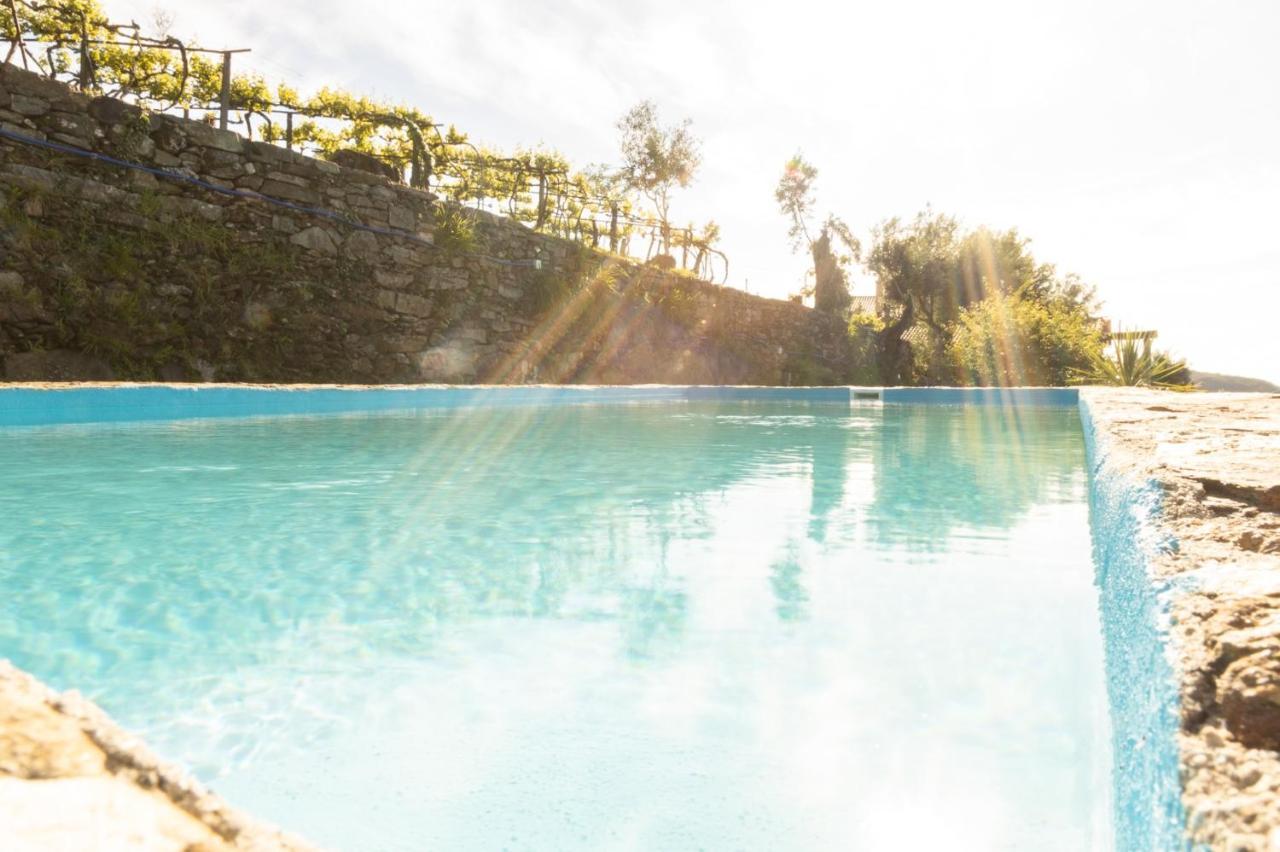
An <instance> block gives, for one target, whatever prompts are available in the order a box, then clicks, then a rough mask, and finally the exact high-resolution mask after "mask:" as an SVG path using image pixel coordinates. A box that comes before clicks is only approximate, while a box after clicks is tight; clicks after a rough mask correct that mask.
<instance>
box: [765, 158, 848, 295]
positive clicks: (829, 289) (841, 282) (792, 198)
mask: <svg viewBox="0 0 1280 852" xmlns="http://www.w3.org/2000/svg"><path fill="white" fill-rule="evenodd" d="M817 177H818V170H817V168H815V167H814V166H813V165H812V164H811V163H809V162H808V161H806V160H805V159H804V157H803V156H801V155H800V154H796V155H795V156H794V157H792V158H791V159H790V160H788V161H787V165H786V167H785V168H784V169H783V171H782V177H781V179H779V181H778V186H777V188H776V189H775V190H774V191H773V197H774V199H775V200H776V201H777V202H778V208H779V209H780V210H781V211H782V214H783V215H784V216H786V217H787V218H789V219H790V220H791V224H790V226H789V227H788V229H787V236H788V237H790V239H791V248H792V250H793V251H799V250H800V249H801V248H807V249H808V251H809V253H810V255H811V256H812V257H813V306H814V308H816V309H817V310H819V311H824V312H827V313H833V314H843V313H845V312H846V311H847V310H848V308H849V304H850V300H851V297H850V295H849V277H848V272H847V267H848V265H849V263H850V262H852V261H856V260H858V259H859V257H860V255H861V252H862V246H861V244H860V243H859V242H858V239H857V237H855V236H854V235H853V232H852V231H851V230H850V229H849V226H848V225H846V224H845V223H844V222H843V221H841V220H840V219H839V218H837V217H836V216H835V215H828V216H827V218H826V219H825V220H823V222H822V225H821V226H820V227H819V228H818V236H817V238H816V239H815V238H814V237H813V235H812V232H811V231H810V229H809V222H810V220H811V219H812V218H813V215H814V207H815V203H816V202H815V199H814V181H815V180H816V179H817ZM836 244H840V245H843V247H844V248H845V250H846V251H847V254H837V253H836V252H835V251H834V250H833V245H836Z"/></svg>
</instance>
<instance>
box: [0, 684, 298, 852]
mask: <svg viewBox="0 0 1280 852" xmlns="http://www.w3.org/2000/svg"><path fill="white" fill-rule="evenodd" d="M0 846H2V847H3V848H4V849H6V850H15V851H16V850H31V852H35V850H41V852H46V850H68V852H69V850H88V849H93V850H125V849H129V850H156V852H161V850H165V852H168V850H174V852H177V850H184V852H219V851H220V850H254V852H270V851H271V850H278V851H279V852H285V851H286V850H303V849H307V848H309V847H307V846H306V845H305V844H304V843H303V842H302V841H300V840H297V839H295V838H291V837H288V836H286V835H284V834H281V833H280V832H279V831H277V830H276V829H274V828H271V827H270V826H267V825H265V824H263V823H259V822H256V821H254V820H252V819H249V818H248V817H246V816H244V815H242V814H240V813H238V812H236V811H235V810H233V809H231V808H230V807H228V806H227V805H226V804H225V803H224V802H222V801H221V800H220V799H218V797H217V796H215V795H213V794H212V793H210V792H209V791H207V790H205V789H204V788H203V787H201V786H200V784H199V783H198V782H196V781H195V780H193V779H191V778H190V777H188V776H187V775H186V774H185V773H183V772H182V771H181V770H179V769H176V768H175V767H172V766H167V765H165V764H163V763H161V762H160V761H159V760H157V759H156V758H155V757H154V756H153V755H151V754H150V753H149V752H148V751H147V750H146V748H145V747H144V746H143V745H142V744H141V743H140V742H139V741H138V740H137V739H136V738H135V737H132V736H131V735H129V734H127V733H126V732H124V731H123V730H121V729H120V728H119V727H117V726H116V725H115V724H114V723H112V722H111V720H110V719H108V718H107V717H106V715H105V714H103V713H102V711H101V710H99V709H98V708H97V707H96V706H94V705H93V704H91V703H90V702H88V701H85V700H84V699H83V698H81V697H79V696H78V695H76V694H75V693H66V694H58V693H55V692H53V691H52V690H50V689H48V688H47V687H45V686H44V685H42V684H41V683H39V682H38V681H37V680H36V679H35V678H33V677H31V676H30V675H28V674H26V673H25V672H22V671H20V670H18V669H16V668H14V667H13V666H12V665H10V664H9V663H8V662H7V661H4V660H0Z"/></svg>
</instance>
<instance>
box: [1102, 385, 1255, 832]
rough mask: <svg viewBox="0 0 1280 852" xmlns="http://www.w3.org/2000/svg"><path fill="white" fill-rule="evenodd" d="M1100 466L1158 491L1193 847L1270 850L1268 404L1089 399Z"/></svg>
mask: <svg viewBox="0 0 1280 852" xmlns="http://www.w3.org/2000/svg"><path fill="white" fill-rule="evenodd" d="M1084 393H1085V394H1087V398H1088V401H1089V406H1090V410H1091V412H1092V414H1093V417H1094V421H1095V424H1096V426H1097V428H1098V430H1099V433H1100V434H1105V435H1106V436H1108V437H1109V438H1110V439H1111V444H1110V446H1111V448H1112V449H1113V451H1114V457H1113V458H1112V462H1113V463H1115V464H1119V465H1122V466H1123V467H1125V468H1127V469H1128V470H1127V473H1129V474H1130V475H1132V476H1134V477H1136V478H1138V479H1139V480H1141V481H1153V482H1156V483H1158V484H1159V486H1160V487H1161V489H1162V491H1163V495H1164V499H1163V512H1162V517H1161V518H1160V520H1159V523H1160V524H1161V525H1162V526H1163V527H1164V530H1163V531H1164V532H1167V533H1168V534H1169V535H1171V536H1172V537H1173V538H1174V539H1175V540H1176V541H1177V547H1176V549H1174V550H1173V551H1172V552H1169V553H1167V554H1165V555H1163V556H1161V557H1160V558H1159V559H1158V561H1157V562H1156V564H1155V565H1153V566H1152V570H1153V572H1154V573H1155V574H1156V575H1157V576H1158V577H1160V578H1164V579H1174V580H1176V581H1177V582H1174V583H1173V584H1172V591H1171V592H1170V595H1171V601H1170V607H1171V612H1172V616H1173V624H1172V627H1171V645H1172V648H1171V650H1172V652H1173V654H1174V670H1175V672H1177V673H1178V676H1179V677H1180V678H1181V690H1182V732H1181V734H1180V747H1181V754H1182V767H1183V803H1184V805H1185V806H1186V810H1187V820H1188V832H1189V838H1190V840H1191V841H1192V843H1193V844H1198V845H1197V847H1196V848H1206V849H1215V850H1217V849H1222V850H1238V852H1250V850H1254V851H1255V852H1262V850H1277V849H1280V396H1277V395H1268V394H1176V393H1161V392H1156V391H1128V390H1100V389H1099V390H1094V389H1090V390H1087V391H1084Z"/></svg>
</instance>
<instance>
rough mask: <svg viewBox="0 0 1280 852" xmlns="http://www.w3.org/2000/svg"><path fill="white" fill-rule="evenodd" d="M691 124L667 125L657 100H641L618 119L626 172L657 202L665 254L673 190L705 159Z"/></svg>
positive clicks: (628, 178) (629, 180) (690, 178)
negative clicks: (663, 122)
mask: <svg viewBox="0 0 1280 852" xmlns="http://www.w3.org/2000/svg"><path fill="white" fill-rule="evenodd" d="M691 125H692V121H690V120H689V119H687V118H686V119H685V120H684V121H682V122H679V123H677V124H672V125H667V126H664V125H663V124H662V122H661V120H660V118H659V116H658V107H657V106H656V105H655V104H654V103H653V101H641V102H640V103H638V104H636V105H635V106H634V107H632V108H631V110H630V111H629V112H628V113H627V114H626V115H624V116H623V117H622V118H621V119H619V120H618V131H619V132H620V134H621V139H620V147H621V150H622V162H623V166H622V170H623V171H622V173H623V175H624V176H625V179H626V182H627V185H628V186H630V187H631V188H632V189H635V190H637V191H639V192H640V193H641V194H643V195H644V196H645V197H646V198H648V199H649V200H650V201H651V202H652V203H653V206H654V209H655V210H656V211H657V214H658V223H659V226H660V227H661V236H662V251H663V253H664V254H665V253H666V252H667V251H669V250H670V247H671V219H670V211H671V193H672V192H673V191H674V190H675V189H676V187H686V186H688V185H689V184H690V182H692V181H693V176H694V173H695V172H696V171H697V170H698V166H699V165H700V164H701V162H702V154H701V152H700V150H699V149H700V147H701V143H700V141H699V140H698V139H697V137H695V136H694V135H693V133H692V132H691V131H690V130H689V127H690V126H691Z"/></svg>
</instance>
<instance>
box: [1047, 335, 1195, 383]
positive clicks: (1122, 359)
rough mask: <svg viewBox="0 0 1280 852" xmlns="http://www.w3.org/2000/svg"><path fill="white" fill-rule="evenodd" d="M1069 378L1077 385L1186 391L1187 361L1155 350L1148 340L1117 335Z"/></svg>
mask: <svg viewBox="0 0 1280 852" xmlns="http://www.w3.org/2000/svg"><path fill="white" fill-rule="evenodd" d="M1072 381H1073V383H1074V384H1079V385H1116V386H1123V387H1146V388H1163V389H1166V390H1190V389H1191V387H1192V385H1191V383H1190V382H1189V381H1188V375H1187V362H1186V361H1183V360H1181V359H1175V358H1171V357H1169V355H1168V354H1167V353H1164V352H1156V351H1154V350H1152V348H1151V341H1150V340H1149V339H1144V340H1141V341H1139V340H1138V339H1136V338H1133V337H1123V336H1120V335H1117V338H1116V339H1114V340H1113V341H1112V343H1111V346H1110V347H1109V348H1108V349H1104V350H1103V351H1102V352H1100V353H1098V354H1097V355H1094V356H1093V359H1092V362H1091V363H1090V365H1089V367H1088V368H1087V369H1084V370H1076V371H1074V372H1073V375H1072Z"/></svg>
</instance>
